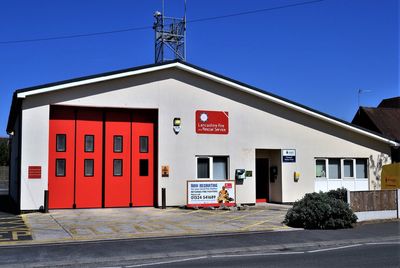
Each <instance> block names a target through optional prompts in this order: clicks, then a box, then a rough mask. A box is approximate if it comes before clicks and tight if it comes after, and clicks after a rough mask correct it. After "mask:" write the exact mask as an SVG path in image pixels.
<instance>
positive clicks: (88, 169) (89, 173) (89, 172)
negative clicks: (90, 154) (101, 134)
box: [84, 159, 94, 177]
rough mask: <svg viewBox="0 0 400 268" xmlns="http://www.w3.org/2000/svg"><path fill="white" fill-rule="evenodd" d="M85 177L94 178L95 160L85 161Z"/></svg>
mask: <svg viewBox="0 0 400 268" xmlns="http://www.w3.org/2000/svg"><path fill="white" fill-rule="evenodd" d="M84 176H85V177H93V176H94V159H85V162H84Z"/></svg>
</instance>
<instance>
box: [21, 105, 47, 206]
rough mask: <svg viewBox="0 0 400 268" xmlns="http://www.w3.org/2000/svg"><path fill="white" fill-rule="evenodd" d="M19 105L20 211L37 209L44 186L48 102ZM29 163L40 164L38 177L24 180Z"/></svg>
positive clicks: (45, 177)
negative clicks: (20, 138)
mask: <svg viewBox="0 0 400 268" xmlns="http://www.w3.org/2000/svg"><path fill="white" fill-rule="evenodd" d="M28 104H29V102H26V103H24V104H23V107H22V140H21V210H37V209H39V208H40V206H43V203H44V190H47V187H48V180H47V179H48V175H47V174H48V159H49V156H48V145H49V141H48V140H49V107H50V106H49V105H41V106H36V107H30V106H29V105H28ZM29 166H42V179H28V167H29Z"/></svg>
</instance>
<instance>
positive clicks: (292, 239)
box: [0, 221, 400, 267]
mask: <svg viewBox="0 0 400 268" xmlns="http://www.w3.org/2000/svg"><path fill="white" fill-rule="evenodd" d="M399 228H400V222H399V221H394V222H386V223H377V224H365V225H361V226H358V227H357V228H355V229H345V230H327V231H323V230H296V231H284V232H253V233H242V234H237V233H236V234H226V235H210V236H195V237H190V236H189V237H188V236H186V237H172V238H171V237H168V238H147V239H126V240H109V241H93V242H79V243H62V244H46V245H21V246H1V247H0V266H2V267H56V266H63V267H145V266H149V267H151V266H155V267H160V266H162V267H164V266H166V267H179V266H180V267H188V266H193V267H200V266H202V267H204V266H205V265H207V266H208V267H266V266H269V265H266V264H271V266H276V267H283V266H285V267H287V266H289V267H290V266H298V267H300V266H305V265H308V266H311V267H317V266H318V267H321V266H329V267H334V266H338V267H339V266H341V267H348V266H353V265H354V266H363V267H368V266H372V264H375V265H376V263H379V266H381V267H391V266H397V267H398V266H399V265H400V262H399V255H398V254H399V251H400V244H399V237H400V236H399V231H400V229H399Z"/></svg>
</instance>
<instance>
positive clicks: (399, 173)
mask: <svg viewBox="0 0 400 268" xmlns="http://www.w3.org/2000/svg"><path fill="white" fill-rule="evenodd" d="M381 188H382V190H390V189H400V163H394V164H390V165H384V166H383V167H382V175H381Z"/></svg>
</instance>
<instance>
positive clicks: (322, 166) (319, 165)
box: [315, 159, 326, 178]
mask: <svg viewBox="0 0 400 268" xmlns="http://www.w3.org/2000/svg"><path fill="white" fill-rule="evenodd" d="M315 176H316V177H317V178H326V159H317V160H315Z"/></svg>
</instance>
